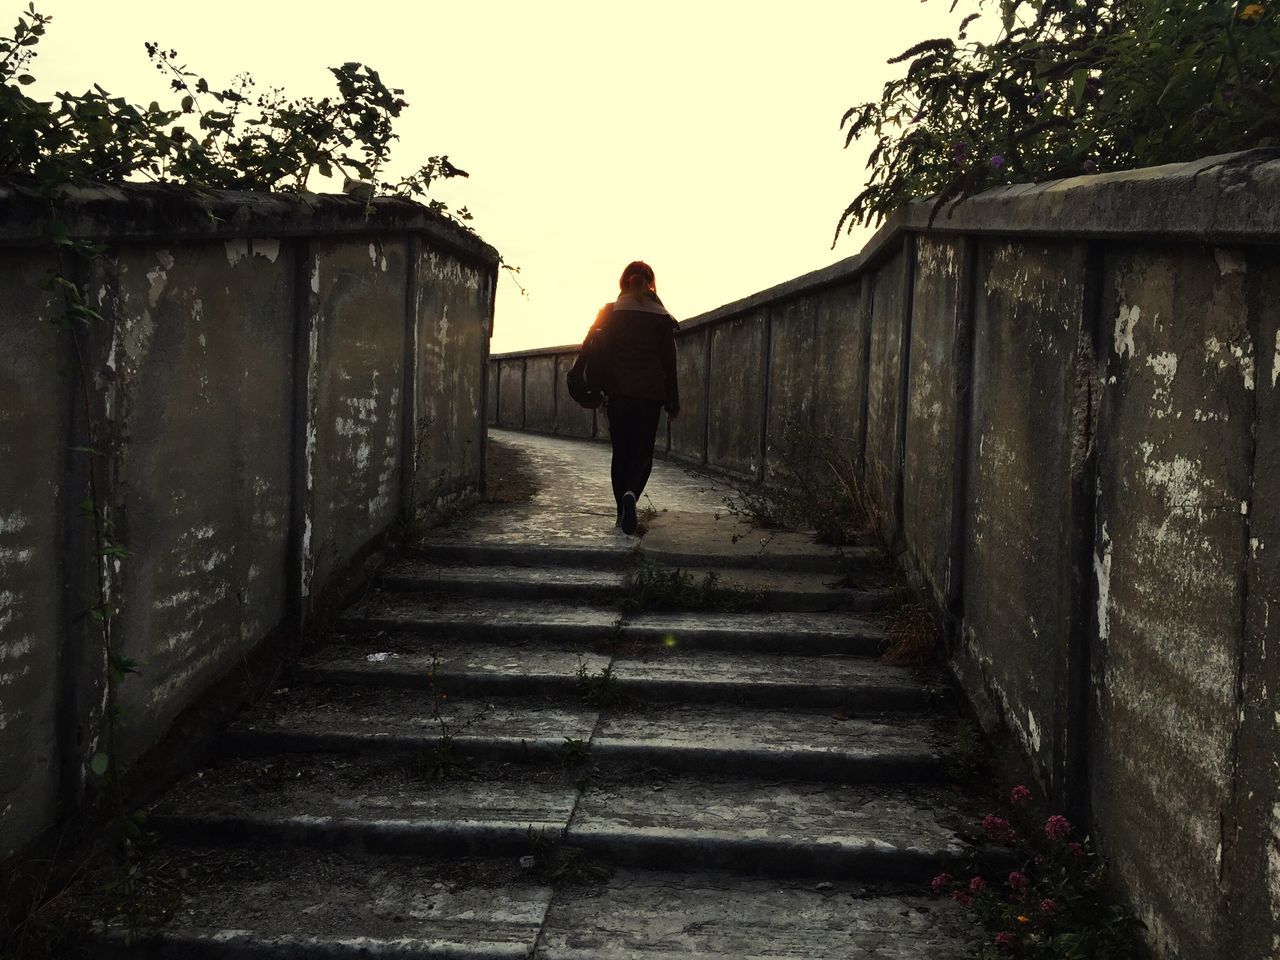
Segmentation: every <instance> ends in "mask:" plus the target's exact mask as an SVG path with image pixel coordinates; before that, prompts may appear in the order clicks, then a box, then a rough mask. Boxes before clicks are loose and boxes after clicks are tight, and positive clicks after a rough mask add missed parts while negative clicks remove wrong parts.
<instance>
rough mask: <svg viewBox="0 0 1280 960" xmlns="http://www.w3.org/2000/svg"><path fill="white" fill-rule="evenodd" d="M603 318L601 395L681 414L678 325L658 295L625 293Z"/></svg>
mask: <svg viewBox="0 0 1280 960" xmlns="http://www.w3.org/2000/svg"><path fill="white" fill-rule="evenodd" d="M611 308H612V309H611ZM601 314H602V316H601V317H600V318H598V319H597V323H599V324H600V328H601V333H602V334H603V344H602V347H603V350H602V353H603V354H604V356H605V358H606V371H607V373H606V376H605V379H604V382H605V393H607V394H615V395H618V396H624V397H639V398H641V399H645V400H658V401H660V402H661V403H662V405H663V406H665V407H666V408H667V409H668V410H669V411H672V412H675V411H677V410H679V409H680V389H679V387H678V385H677V383H676V338H675V333H676V321H675V319H674V318H673V317H672V316H671V314H669V313H668V312H667V308H666V307H664V306H663V305H662V301H661V300H659V299H658V297H657V294H653V293H650V294H645V295H641V294H635V293H624V294H622V296H620V297H618V299H617V300H616V301H615V302H614V303H612V304H610V305H608V306H606V307H605V308H604V310H602V311H601Z"/></svg>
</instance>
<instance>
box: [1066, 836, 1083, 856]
mask: <svg viewBox="0 0 1280 960" xmlns="http://www.w3.org/2000/svg"><path fill="white" fill-rule="evenodd" d="M1067 849H1068V850H1070V851H1071V855H1072V856H1075V857H1083V856H1084V847H1083V845H1081V844H1079V843H1076V842H1075V841H1074V840H1073V841H1071V843H1068V844H1067Z"/></svg>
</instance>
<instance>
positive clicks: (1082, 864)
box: [932, 786, 1147, 960]
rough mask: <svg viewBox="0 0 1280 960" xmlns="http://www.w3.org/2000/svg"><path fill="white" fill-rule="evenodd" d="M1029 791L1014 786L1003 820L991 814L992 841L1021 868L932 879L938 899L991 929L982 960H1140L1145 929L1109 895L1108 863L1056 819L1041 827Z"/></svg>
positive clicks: (987, 826) (987, 824) (987, 827)
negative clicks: (946, 899)
mask: <svg viewBox="0 0 1280 960" xmlns="http://www.w3.org/2000/svg"><path fill="white" fill-rule="evenodd" d="M1032 800H1033V796H1032V793H1031V790H1030V789H1029V788H1027V787H1025V786H1015V787H1013V788H1012V790H1010V791H1009V793H1008V796H1007V799H1006V802H1005V803H1004V804H1003V813H1004V815H1003V816H1002V815H998V814H994V813H992V814H988V815H987V816H986V817H984V818H983V820H982V824H981V829H982V833H983V834H984V836H985V838H986V840H987V841H988V842H990V843H993V844H996V845H998V846H1001V847H1005V848H1008V849H1009V850H1010V852H1012V853H1013V854H1014V856H1015V857H1016V862H1017V863H1018V865H1017V867H1016V868H1015V869H1013V870H1008V871H1001V872H1000V873H998V874H997V873H996V872H994V871H992V870H990V869H988V870H985V871H983V870H977V869H973V870H970V871H968V873H967V874H966V875H964V876H952V875H951V874H949V873H942V874H939V875H938V876H936V877H934V879H933V883H932V889H933V892H934V893H935V894H938V895H940V896H948V897H950V898H951V899H953V900H955V901H957V902H958V903H960V904H961V905H962V906H964V907H966V908H968V909H970V910H972V911H973V912H974V914H975V915H976V916H977V918H978V920H979V921H980V922H981V923H982V925H983V927H984V929H985V930H986V931H987V941H986V942H985V943H984V944H983V945H982V946H981V948H980V949H979V952H978V956H979V957H981V958H983V960H996V958H1010V957H1014V958H1022V960H1140V958H1144V957H1146V956H1147V953H1146V949H1145V947H1144V946H1143V943H1142V936H1141V932H1142V930H1143V929H1145V927H1144V924H1143V923H1142V922H1141V921H1140V920H1138V919H1137V918H1136V917H1134V916H1133V915H1132V914H1131V913H1130V912H1129V911H1127V910H1126V909H1125V908H1123V907H1121V906H1120V905H1118V904H1117V903H1116V902H1115V901H1114V899H1113V898H1112V897H1111V896H1110V895H1109V893H1110V891H1109V889H1108V884H1107V871H1106V865H1105V863H1104V862H1103V860H1102V857H1101V856H1100V855H1099V854H1098V853H1097V852H1096V851H1095V850H1094V849H1093V847H1092V845H1091V843H1090V841H1089V838H1088V837H1084V838H1083V839H1081V840H1073V839H1072V836H1073V834H1074V833H1075V831H1074V828H1073V827H1072V826H1071V824H1070V823H1069V822H1068V821H1067V819H1066V817H1063V816H1061V815H1058V814H1054V815H1053V816H1050V817H1048V818H1047V819H1045V820H1043V821H1041V819H1040V817H1039V816H1037V815H1036V813H1035V812H1034V810H1033V806H1032Z"/></svg>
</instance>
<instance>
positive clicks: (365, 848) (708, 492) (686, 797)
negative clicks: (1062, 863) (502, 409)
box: [130, 433, 973, 960]
mask: <svg viewBox="0 0 1280 960" xmlns="http://www.w3.org/2000/svg"><path fill="white" fill-rule="evenodd" d="M495 442H496V443H497V444H499V445H504V446H505V448H506V449H507V450H508V455H518V456H519V457H521V458H522V459H523V460H524V462H525V464H526V468H527V469H528V470H529V471H530V472H531V473H532V474H533V475H534V478H535V479H536V483H537V492H536V494H535V495H534V496H533V497H532V499H531V500H528V501H526V502H521V503H505V504H487V505H485V506H484V507H482V508H480V509H479V510H478V511H476V512H474V513H472V514H470V515H469V516H468V517H467V518H466V520H465V523H464V524H460V525H459V526H458V527H457V529H453V530H450V531H445V532H444V533H442V534H438V535H436V536H435V537H433V538H432V539H431V540H430V541H429V542H427V543H426V544H424V545H422V546H421V547H419V548H417V549H415V550H413V551H412V552H411V553H410V554H408V555H405V556H402V557H401V558H399V559H397V560H394V561H392V562H390V563H388V564H387V565H386V566H385V567H384V568H383V570H382V572H381V574H380V576H379V578H378V581H377V583H376V585H375V587H374V589H373V590H372V591H371V592H370V594H369V595H368V596H366V597H365V598H364V599H363V600H362V601H361V602H360V603H358V604H357V605H356V606H354V607H353V608H352V609H350V610H349V611H348V612H347V613H346V615H345V616H344V618H343V619H342V621H341V623H340V624H339V628H338V630H337V631H336V633H335V634H334V635H333V636H331V637H330V638H328V639H327V640H326V642H325V644H324V645H323V646H322V647H320V648H318V649H315V650H314V651H313V652H312V653H310V654H309V655H307V656H306V657H305V659H304V660H303V662H301V663H299V664H298V665H297V667H296V669H295V670H294V672H293V673H292V675H291V677H290V678H289V680H288V682H287V683H286V685H283V686H281V687H280V688H279V689H278V690H276V691H275V693H274V695H272V696H270V697H268V698H267V699H266V700H265V701H264V702H263V703H261V704H260V705H259V706H258V707H256V708H255V709H254V710H252V711H251V712H249V713H248V714H247V715H245V716H243V717H242V718H241V719H240V720H239V721H238V722H237V723H236V724H235V725H234V727H233V728H232V730H231V731H230V733H229V736H228V737H227V740H226V744H225V751H224V756H223V757H222V759H220V761H219V762H217V763H216V764H215V765H213V766H211V767H210V768H208V769H205V770H203V771H201V772H200V773H198V774H196V775H194V776H193V777H191V778H189V779H188V780H186V781H185V782H183V783H181V784H179V785H178V786H177V787H176V788H175V789H174V790H172V791H171V792H170V793H169V794H168V795H167V796H166V797H164V798H163V799H162V800H161V801H160V802H159V803H157V804H156V805H155V807H154V809H153V811H152V816H151V823H152V824H153V825H154V826H155V827H156V828H157V829H158V830H159V832H160V834H161V836H162V837H163V845H162V846H161V848H160V849H159V851H154V852H153V853H152V854H151V857H150V860H151V862H152V863H153V864H159V865H158V866H153V867H152V868H151V869H152V870H153V871H159V872H160V873H162V874H163V873H164V872H165V871H168V874H169V876H170V877H171V878H172V881H173V886H174V888H175V889H177V890H178V891H179V892H180V895H181V901H180V903H179V905H178V906H177V908H176V910H175V911H174V916H173V919H172V921H171V922H170V923H169V924H168V925H167V926H165V927H163V928H161V929H160V930H158V931H155V932H154V933H153V934H152V935H151V938H150V939H149V943H148V946H147V949H146V950H137V951H135V952H131V953H130V955H131V956H144V955H165V956H174V957H187V956H228V957H230V956H254V957H299V956H306V957H312V956H315V957H347V956H351V957H354V956H374V957H377V956H388V957H392V956H393V957H431V958H441V957H447V958H451V957H459V958H461V957H466V958H490V957H492V958H508V957H537V958H542V960H615V958H651V960H658V958H662V960H674V958H705V960H710V958H717V960H718V958H791V960H826V958H876V960H908V958H910V960H917V958H921V960H923V958H930V960H946V958H951V957H962V956H967V955H969V953H970V952H971V950H972V944H973V940H972V936H973V934H972V931H971V929H970V928H969V927H968V926H966V920H965V918H964V917H963V916H961V915H959V913H958V912H957V910H953V909H951V908H952V907H953V906H954V905H953V904H951V903H950V902H947V901H941V900H938V899H935V898H931V897H929V896H927V888H928V880H929V877H930V876H932V875H933V874H934V873H936V872H938V871H939V870H940V869H942V868H943V867H944V865H946V864H948V863H954V862H956V861H958V860H961V859H963V858H965V857H967V856H968V855H969V853H970V851H969V848H968V846H967V844H966V841H965V840H964V839H962V832H963V827H964V824H966V823H969V822H971V813H972V811H970V810H967V809H965V808H964V805H963V802H962V801H961V800H959V799H958V798H957V795H956V793H955V792H954V791H952V790H949V789H947V787H946V784H945V767H946V762H947V760H946V754H947V746H948V729H949V727H950V726H951V723H952V718H951V717H949V716H947V715H945V714H944V713H943V712H941V711H939V710H938V709H935V708H932V707H931V703H932V702H933V700H932V698H931V696H930V687H929V684H927V683H926V682H924V681H922V680H921V679H920V678H919V677H918V676H916V675H914V674H913V673H911V672H910V671H908V670H906V669H903V668H899V667H893V666H888V665H885V664H883V663H881V662H880V660H879V659H878V656H877V654H878V651H879V649H880V647H881V645H882V643H883V639H884V637H883V632H882V629H881V627H880V626H878V625H877V615H878V612H880V611H883V610H884V609H886V608H887V607H888V605H889V604H891V602H892V596H893V594H892V593H891V591H889V590H888V589H887V588H886V587H885V586H883V583H884V580H883V577H884V567H885V563H886V561H885V558H884V557H883V556H880V555H878V554H877V552H876V551H875V550H873V549H871V548H870V547H866V546H864V547H860V548H857V549H855V550H852V551H848V555H847V557H846V560H845V563H846V564H848V569H849V570H851V571H852V573H853V576H852V581H851V582H852V584H853V585H852V586H846V587H843V588H833V587H832V586H830V584H831V583H832V582H833V581H834V580H835V579H836V577H837V574H838V572H839V570H840V569H841V567H839V566H838V564H837V562H836V558H835V557H834V555H833V554H832V553H831V552H830V551H829V550H827V549H826V548H822V547H818V546H816V545H814V544H813V543H812V542H811V541H810V539H809V538H808V537H806V536H804V535H801V534H779V535H775V536H769V535H768V534H764V533H761V532H760V531H752V530H750V529H748V528H746V527H745V526H744V525H743V524H741V523H740V522H739V521H737V520H735V519H734V518H733V517H732V516H730V515H729V514H727V513H726V512H725V509H724V503H723V498H724V496H725V495H726V493H727V492H728V491H726V490H724V489H722V488H718V487H717V486H715V485H714V484H713V483H712V482H711V481H708V480H705V479H700V478H696V477H691V476H689V475H687V474H686V473H684V472H682V471H681V470H679V469H678V468H675V467H673V466H671V465H667V464H661V463H660V464H658V465H657V467H656V469H655V471H654V477H653V480H652V484H651V488H650V492H651V500H652V505H653V507H654V508H655V509H656V510H657V511H658V513H657V516H656V517H655V518H654V519H653V520H652V524H651V529H650V532H649V533H648V535H647V536H646V537H645V538H644V540H643V541H642V544H643V545H642V546H638V545H637V544H638V543H640V541H636V540H634V539H628V538H626V537H624V536H623V535H621V534H620V533H618V532H616V531H615V530H614V529H613V528H612V523H613V505H612V498H611V496H610V494H609V492H608V449H607V448H606V447H603V446H600V445H593V444H587V443H575V442H570V441H562V440H551V439H542V438H534V437H528V436H522V435H516V434H502V433H497V434H495ZM512 451H514V454H513V453H512ZM663 511H665V512H663ZM641 555H644V556H646V557H647V558H648V560H649V561H650V562H654V561H656V562H661V563H665V564H670V565H677V566H680V567H682V568H684V569H686V570H688V571H690V572H691V573H693V574H695V575H696V576H698V577H701V576H702V575H703V574H704V573H705V571H708V570H718V571H720V572H721V576H722V578H723V580H724V581H727V582H732V583H733V584H735V585H737V586H738V587H740V588H742V589H743V590H745V591H747V592H748V593H749V594H750V600H751V602H750V604H749V607H750V608H749V609H746V610H742V611H739V612H732V611H723V610H722V611H717V612H700V613H694V612H683V613H682V612H666V613H635V614H631V615H629V616H627V617H626V618H625V619H623V620H621V621H620V620H619V610H620V609H621V607H620V601H621V600H622V599H623V598H624V596H625V595H626V592H627V589H628V582H629V581H628V577H629V576H631V575H632V574H631V571H632V570H634V568H635V566H636V565H637V564H638V563H640V556H641ZM148 951H150V952H148Z"/></svg>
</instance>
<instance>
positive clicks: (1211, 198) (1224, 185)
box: [490, 149, 1280, 360]
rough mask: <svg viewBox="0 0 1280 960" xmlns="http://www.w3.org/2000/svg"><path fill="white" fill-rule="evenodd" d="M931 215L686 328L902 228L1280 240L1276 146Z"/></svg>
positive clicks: (788, 289)
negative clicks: (932, 219) (932, 218)
mask: <svg viewBox="0 0 1280 960" xmlns="http://www.w3.org/2000/svg"><path fill="white" fill-rule="evenodd" d="M932 212H933V201H932V199H929V198H924V199H920V200H913V201H911V202H910V203H908V204H906V205H905V206H903V207H900V208H899V209H898V210H896V211H894V213H893V214H892V215H891V216H890V217H889V218H888V219H887V220H886V221H885V222H884V224H883V225H882V226H881V227H880V229H878V230H877V231H876V232H875V234H874V235H872V237H871V239H870V240H868V241H867V243H866V245H865V246H864V247H863V248H862V249H861V250H860V251H858V253H856V254H854V255H853V256H851V257H846V258H845V259H844V260H840V261H838V262H836V263H833V264H831V265H830V266H827V267H823V268H821V269H819V270H814V271H812V272H810V273H806V274H804V275H802V276H799V277H796V278H795V279H792V280H787V281H785V282H783V283H780V284H776V285H775V286H772V287H769V288H767V289H765V290H761V291H759V292H758V293H753V294H751V295H750V296H747V297H743V298H742V299H740V300H734V301H732V302H731V303H726V304H724V305H723V306H720V307H716V308H714V309H712V310H708V311H707V312H705V313H701V314H698V315H697V316H696V317H691V318H690V319H688V320H685V321H683V322H682V323H681V324H680V330H681V332H685V331H689V330H693V329H697V328H698V327H701V326H704V325H706V324H712V323H717V322H719V321H722V320H727V319H729V318H730V317H737V316H741V315H742V314H744V313H749V312H750V311H752V310H756V309H759V308H760V307H763V306H766V305H768V304H771V303H776V302H778V301H782V300H789V299H792V298H793V297H798V296H800V295H802V294H807V293H812V292H814V291H815V290H818V289H821V288H822V287H828V286H833V285H835V284H838V283H843V282H847V281H849V280H853V279H856V278H857V277H858V275H860V274H861V273H863V272H864V271H866V270H867V269H869V268H870V267H873V266H875V265H876V264H878V263H879V262H880V261H882V260H884V259H885V258H886V257H888V256H890V255H892V253H893V251H894V250H895V249H896V246H897V244H898V242H899V241H900V240H901V239H902V237H903V235H904V234H906V233H928V234H942V235H946V234H978V235H987V236H1007V237H1043V238H1045V239H1074V240H1121V239H1129V240H1132V239H1147V240H1159V241H1166V242H1169V241H1181V242H1187V241H1191V242H1197V243H1210V244H1220V245H1225V246H1230V245H1232V244H1252V245H1257V244H1268V245H1269V244H1280V149H1260V150H1246V151H1244V152H1241V153H1227V154H1220V155H1218V156H1212V157H1205V158H1203V159H1201V160H1194V161H1191V162H1189V163H1170V164H1165V165H1163V166H1158V167H1144V168H1140V169H1137V170H1119V171H1116V172H1114V173H1099V174H1092V175H1088V176H1080V177H1071V178H1069V179H1066V180H1053V181H1050V182H1048V183H1022V184H1013V185H1011V186H1007V187H994V188H992V189H991V190H986V191H984V192H982V193H980V194H977V195H976V196H973V197H969V198H968V199H966V200H963V201H961V202H960V203H958V204H956V205H955V206H954V207H952V208H950V209H949V210H944V211H943V212H941V213H939V214H938V216H937V218H936V219H935V220H934V221H933V224H932V225H930V223H929V217H930V216H931V214H932ZM568 349H572V350H576V349H577V347H576V346H575V347H571V348H568ZM565 350H566V348H564V347H543V348H538V349H533V350H521V351H518V352H514V353H495V354H493V355H492V356H491V358H490V359H492V360H504V359H508V358H515V357H530V356H537V355H540V354H548V353H563V352H565Z"/></svg>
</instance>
